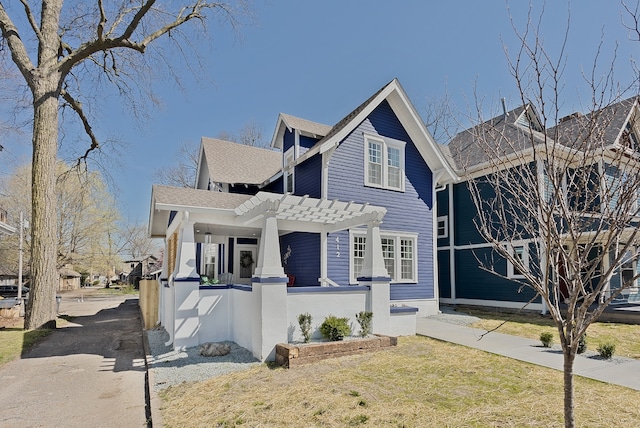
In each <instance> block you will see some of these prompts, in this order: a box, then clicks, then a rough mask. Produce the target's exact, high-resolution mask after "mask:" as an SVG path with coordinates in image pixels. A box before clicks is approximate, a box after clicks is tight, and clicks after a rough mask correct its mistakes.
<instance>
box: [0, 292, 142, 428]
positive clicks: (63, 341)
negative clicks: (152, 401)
mask: <svg viewBox="0 0 640 428" xmlns="http://www.w3.org/2000/svg"><path fill="white" fill-rule="evenodd" d="M60 312H61V313H64V314H67V315H69V316H71V317H73V319H72V321H71V322H70V323H67V324H64V325H63V326H62V327H61V328H58V329H57V330H55V331H54V332H52V334H51V335H49V336H48V337H47V338H46V339H45V340H43V341H42V342H40V343H39V344H37V345H36V346H34V347H33V348H32V349H30V350H29V351H28V352H25V353H24V354H23V355H22V356H21V358H19V359H17V360H15V361H12V362H11V363H9V364H6V365H4V366H2V367H1V368H0V385H2V387H1V388H0V403H2V406H0V427H3V428H4V427H65V428H68V427H82V428H85V427H109V428H111V427H145V426H147V416H146V414H145V410H146V402H145V374H146V367H145V360H144V358H145V355H144V350H143V336H142V329H141V324H140V316H139V310H138V299H137V297H136V296H95V295H94V296H92V295H91V291H90V290H87V289H83V290H78V291H76V292H75V293H65V294H63V297H62V303H61V305H60ZM27 334H28V333H27Z"/></svg>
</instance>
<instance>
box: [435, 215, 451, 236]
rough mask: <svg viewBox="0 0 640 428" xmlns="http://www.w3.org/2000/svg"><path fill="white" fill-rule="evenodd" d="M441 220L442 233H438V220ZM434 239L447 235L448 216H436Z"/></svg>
mask: <svg viewBox="0 0 640 428" xmlns="http://www.w3.org/2000/svg"><path fill="white" fill-rule="evenodd" d="M441 221H442V222H443V228H444V234H442V235H440V222H441ZM435 235H436V239H444V238H448V237H449V216H448V215H441V216H438V217H436V233H435Z"/></svg>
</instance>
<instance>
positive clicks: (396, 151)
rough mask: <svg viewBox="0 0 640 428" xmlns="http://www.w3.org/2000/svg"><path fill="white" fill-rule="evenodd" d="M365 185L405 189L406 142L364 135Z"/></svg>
mask: <svg viewBox="0 0 640 428" xmlns="http://www.w3.org/2000/svg"><path fill="white" fill-rule="evenodd" d="M364 142H365V144H364V146H365V185H367V186H371V187H380V188H383V189H391V190H400V191H404V159H405V156H404V148H405V142H404V141H399V140H394V139H392V138H382V137H378V136H370V135H365V136H364Z"/></svg>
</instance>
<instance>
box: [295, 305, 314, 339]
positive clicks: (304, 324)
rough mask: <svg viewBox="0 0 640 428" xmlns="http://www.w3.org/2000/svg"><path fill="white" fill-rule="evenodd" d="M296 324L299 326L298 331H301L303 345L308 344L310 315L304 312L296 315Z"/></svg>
mask: <svg viewBox="0 0 640 428" xmlns="http://www.w3.org/2000/svg"><path fill="white" fill-rule="evenodd" d="M298 324H300V331H302V336H303V337H304V343H309V341H310V340H311V314H310V313H308V312H306V313H304V314H300V315H298Z"/></svg>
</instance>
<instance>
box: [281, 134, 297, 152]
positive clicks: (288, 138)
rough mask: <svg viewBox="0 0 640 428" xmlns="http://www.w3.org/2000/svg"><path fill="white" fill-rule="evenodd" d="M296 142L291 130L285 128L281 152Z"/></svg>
mask: <svg viewBox="0 0 640 428" xmlns="http://www.w3.org/2000/svg"><path fill="white" fill-rule="evenodd" d="M295 143H296V136H295V132H294V131H293V130H291V131H289V130H288V129H285V131H284V136H283V137H282V153H286V152H287V150H289V149H290V148H291V147H293V146H294V145H295Z"/></svg>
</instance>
